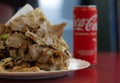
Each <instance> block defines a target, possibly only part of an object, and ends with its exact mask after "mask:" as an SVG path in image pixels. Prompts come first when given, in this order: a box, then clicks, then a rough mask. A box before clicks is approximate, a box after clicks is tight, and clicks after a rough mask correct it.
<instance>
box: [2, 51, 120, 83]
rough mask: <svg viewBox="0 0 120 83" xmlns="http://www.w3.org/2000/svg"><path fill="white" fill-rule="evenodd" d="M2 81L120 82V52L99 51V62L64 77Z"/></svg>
mask: <svg viewBox="0 0 120 83" xmlns="http://www.w3.org/2000/svg"><path fill="white" fill-rule="evenodd" d="M0 83H120V53H98V63H97V64H96V65H95V66H91V67H89V68H86V69H82V70H77V71H74V72H70V73H68V74H67V75H65V76H63V77H58V78H52V79H42V80H8V79H0Z"/></svg>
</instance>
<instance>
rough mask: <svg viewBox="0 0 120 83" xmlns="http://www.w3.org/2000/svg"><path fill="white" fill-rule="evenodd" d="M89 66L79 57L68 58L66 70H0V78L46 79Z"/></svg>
mask: <svg viewBox="0 0 120 83" xmlns="http://www.w3.org/2000/svg"><path fill="white" fill-rule="evenodd" d="M89 66H90V63H89V62H87V61H84V60H81V59H75V58H71V59H70V65H69V68H68V70H62V71H40V72H0V78H7V79H48V78H55V77H61V76H64V75H66V74H67V73H68V72H70V71H75V70H79V69H84V68H87V67H89Z"/></svg>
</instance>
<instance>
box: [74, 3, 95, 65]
mask: <svg viewBox="0 0 120 83" xmlns="http://www.w3.org/2000/svg"><path fill="white" fill-rule="evenodd" d="M73 13H74V27H73V37H74V41H73V42H74V43H73V47H74V49H73V56H74V57H75V58H79V59H83V60H86V61H88V62H90V63H91V64H96V63H97V8H96V6H95V5H88V6H76V7H75V8H74V11H73Z"/></svg>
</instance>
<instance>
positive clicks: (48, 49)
mask: <svg viewBox="0 0 120 83" xmlns="http://www.w3.org/2000/svg"><path fill="white" fill-rule="evenodd" d="M65 26H66V23H64V22H63V23H61V24H57V25H51V24H50V22H49V21H48V20H47V19H46V17H45V16H44V14H43V13H42V12H41V11H40V9H39V8H36V9H35V10H33V11H31V12H29V13H28V14H26V15H21V16H19V17H17V18H15V19H14V20H12V21H11V22H10V23H9V24H8V25H7V26H6V25H3V24H0V60H1V62H4V64H3V63H2V66H3V67H4V68H7V69H8V70H10V71H13V70H14V71H22V70H20V68H28V69H29V68H33V67H34V68H35V69H37V70H66V69H67V68H68V65H69V64H68V61H69V58H70V52H69V47H68V45H67V44H66V42H65V41H64V39H63V38H62V34H63V31H64V27H65ZM6 60H7V62H6ZM36 67H37V68H36Z"/></svg>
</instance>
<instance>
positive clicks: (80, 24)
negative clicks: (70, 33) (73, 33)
mask: <svg viewBox="0 0 120 83" xmlns="http://www.w3.org/2000/svg"><path fill="white" fill-rule="evenodd" d="M74 26H75V27H74V29H75V30H78V31H96V30H97V15H96V14H95V15H93V16H91V17H90V18H82V19H79V18H77V19H75V20H74Z"/></svg>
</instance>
